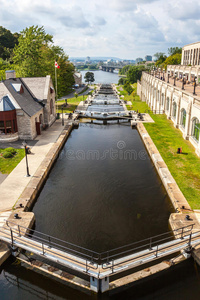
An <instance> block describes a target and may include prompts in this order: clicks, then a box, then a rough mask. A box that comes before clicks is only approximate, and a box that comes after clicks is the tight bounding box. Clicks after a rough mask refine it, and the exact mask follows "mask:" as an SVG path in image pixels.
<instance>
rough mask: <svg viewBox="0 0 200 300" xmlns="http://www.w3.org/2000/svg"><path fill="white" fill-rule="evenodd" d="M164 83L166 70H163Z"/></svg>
mask: <svg viewBox="0 0 200 300" xmlns="http://www.w3.org/2000/svg"><path fill="white" fill-rule="evenodd" d="M163 81H165V69H163Z"/></svg>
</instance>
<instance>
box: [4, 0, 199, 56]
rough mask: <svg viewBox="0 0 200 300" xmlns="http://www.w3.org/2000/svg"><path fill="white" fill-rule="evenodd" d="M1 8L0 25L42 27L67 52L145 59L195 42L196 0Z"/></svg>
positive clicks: (36, 0)
mask: <svg viewBox="0 0 200 300" xmlns="http://www.w3.org/2000/svg"><path fill="white" fill-rule="evenodd" d="M0 8H1V9H0V25H1V26H3V27H5V28H7V29H9V30H10V31H11V32H20V31H21V30H23V29H25V28H26V27H29V26H32V25H39V26H44V28H45V31H46V33H49V34H52V35H53V36H54V43H55V44H56V45H59V46H61V47H62V48H63V49H64V50H65V52H66V54H67V55H69V57H86V56H90V57H93V56H114V57H119V58H121V59H136V58H137V57H142V58H143V59H144V57H145V55H152V56H153V55H154V54H155V53H156V52H164V53H165V54H166V55H168V52H167V49H168V48H169V47H182V46H184V45H186V44H189V43H193V42H197V41H200V31H199V25H200V3H199V1H197V0H193V1H192V2H189V1H186V0H182V1H179V0H168V1H165V0H124V1H122V0H109V1H106V0H101V1H97V0H93V1H88V0H82V1H78V0H71V1H70V2H67V1H66V0H58V1H53V0H46V1H43V2H42V1H41V0H20V1H17V0H0Z"/></svg>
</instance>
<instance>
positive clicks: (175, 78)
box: [174, 72, 176, 86]
mask: <svg viewBox="0 0 200 300" xmlns="http://www.w3.org/2000/svg"><path fill="white" fill-rule="evenodd" d="M174 86H176V72H175V73H174Z"/></svg>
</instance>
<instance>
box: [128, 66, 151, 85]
mask: <svg viewBox="0 0 200 300" xmlns="http://www.w3.org/2000/svg"><path fill="white" fill-rule="evenodd" d="M146 70H147V68H146V67H145V66H131V67H130V68H129V70H128V72H127V79H128V81H129V82H130V83H136V82H137V80H140V79H141V76H142V71H146Z"/></svg>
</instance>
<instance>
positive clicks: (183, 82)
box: [182, 73, 185, 90]
mask: <svg viewBox="0 0 200 300" xmlns="http://www.w3.org/2000/svg"><path fill="white" fill-rule="evenodd" d="M184 84H185V73H183V81H182V90H184Z"/></svg>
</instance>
